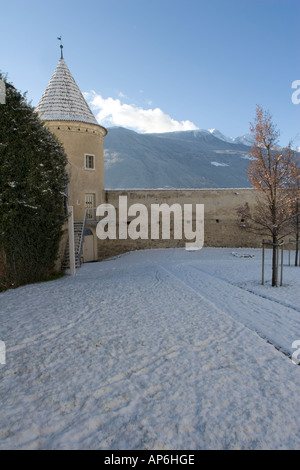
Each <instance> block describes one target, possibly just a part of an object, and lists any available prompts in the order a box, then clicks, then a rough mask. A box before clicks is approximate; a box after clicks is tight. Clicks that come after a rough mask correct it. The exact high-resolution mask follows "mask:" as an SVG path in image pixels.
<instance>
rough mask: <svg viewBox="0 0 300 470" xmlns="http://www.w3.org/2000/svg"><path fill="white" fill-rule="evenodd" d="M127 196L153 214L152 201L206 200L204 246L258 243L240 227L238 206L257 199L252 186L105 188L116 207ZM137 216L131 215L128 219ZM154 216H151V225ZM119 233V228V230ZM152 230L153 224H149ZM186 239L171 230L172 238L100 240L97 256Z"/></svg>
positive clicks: (175, 244)
mask: <svg viewBox="0 0 300 470" xmlns="http://www.w3.org/2000/svg"><path fill="white" fill-rule="evenodd" d="M120 196H127V200H128V207H129V206H131V205H132V204H136V203H139V204H143V205H145V206H146V207H147V208H148V212H149V214H150V207H151V204H163V203H166V204H168V205H172V204H176V203H177V204H180V206H181V207H182V209H183V205H184V204H192V205H193V207H194V208H196V204H204V246H215V247H258V246H261V240H260V239H257V238H256V237H255V236H254V235H253V234H249V233H247V232H245V231H243V230H241V229H240V228H239V227H238V223H239V222H241V220H240V219H239V217H238V215H237V209H238V208H239V207H240V206H243V205H244V204H245V203H246V202H247V203H248V204H249V206H250V207H251V206H253V205H254V203H255V190H253V189H212V190H210V189H197V190H189V189H187V190H118V191H117V190H109V191H105V200H106V202H107V203H108V204H111V205H113V206H114V207H115V208H116V209H117V220H118V206H119V197H120ZM132 219H134V217H133V218H132V217H131V218H130V217H129V218H128V223H130V221H131V220H132ZM150 221H151V217H150V216H149V225H150ZM171 227H172V223H171ZM117 233H118V230H117ZM149 234H150V227H149ZM186 241H187V240H185V239H184V237H183V239H181V240H176V239H174V237H173V233H172V231H171V238H170V240H163V239H159V240H151V238H150V235H149V239H148V240H141V239H138V240H131V239H130V238H128V239H126V240H120V239H118V237H117V239H116V240H108V239H107V240H99V239H98V240H97V243H98V259H99V260H100V259H104V258H107V257H111V256H115V255H118V254H121V253H124V252H127V251H133V250H139V249H152V248H171V247H184V246H185V243H186Z"/></svg>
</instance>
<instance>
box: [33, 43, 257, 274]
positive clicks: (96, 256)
mask: <svg viewBox="0 0 300 470" xmlns="http://www.w3.org/2000/svg"><path fill="white" fill-rule="evenodd" d="M61 48H62V46H61ZM36 110H37V112H38V114H39V116H40V118H41V119H42V120H43V121H44V122H45V125H46V126H47V127H48V128H49V130H50V131H51V132H53V134H55V135H56V136H57V137H58V139H59V140H60V142H61V143H62V144H63V147H64V149H65V152H66V154H67V160H68V163H67V172H68V175H69V185H68V205H69V206H73V213H74V220H75V222H74V233H75V255H76V257H77V266H80V263H81V261H83V262H87V261H95V260H101V259H104V258H107V257H111V256H115V255H118V254H121V253H124V252H126V251H132V250H137V249H152V248H170V247H183V246H184V244H185V242H186V240H184V239H182V240H178V239H176V238H175V237H174V236H173V235H174V234H171V237H170V239H168V240H162V239H151V238H149V239H142V238H138V239H130V238H126V237H125V239H124V238H123V237H121V239H108V238H107V239H105V240H102V239H101V240H100V239H98V238H97V235H96V226H97V217H96V208H97V207H98V206H99V205H100V204H102V203H104V202H105V203H107V204H110V205H112V206H113V207H116V208H118V206H119V198H120V196H126V197H127V198H128V205H131V204H143V205H145V206H147V209H149V210H150V206H151V205H152V204H156V205H157V204H161V203H167V204H169V205H172V204H173V203H176V204H179V205H180V206H181V208H184V205H185V204H192V205H193V207H195V206H196V205H197V204H198V203H200V204H204V205H205V218H204V225H205V239H204V243H205V245H206V246H223V247H224V246H227V247H236V246H257V245H258V241H257V240H256V238H255V237H254V235H251V234H249V233H245V232H241V231H239V230H238V228H237V209H238V207H240V206H242V205H244V204H245V203H249V204H250V205H251V204H253V203H254V201H255V191H254V190H253V189H239V190H238V191H237V190H235V189H207V190H201V189H194V190H192V189H191V190H189V189H187V190H184V189H182V190H175V189H174V190H159V189H158V190H155V189H154V190H144V191H143V190H134V189H132V190H119V191H117V190H105V187H104V137H105V135H106V134H107V130H106V129H105V128H104V127H102V126H101V125H99V124H98V122H97V120H96V118H95V116H94V115H93V113H92V111H91V110H90V108H89V106H88V104H87V102H86V101H85V99H84V97H83V95H82V93H81V91H80V89H79V87H78V86H77V84H76V82H75V80H74V78H73V77H72V75H71V72H70V70H69V69H68V67H67V64H66V62H65V60H64V58H63V55H62V54H61V58H60V60H59V62H58V65H57V67H56V69H55V71H54V73H53V75H52V77H51V80H50V82H49V84H48V86H47V88H46V90H45V92H44V94H43V96H42V98H41V100H40V102H39V104H38V106H37V109H36ZM117 210H119V209H117ZM193 220H194V219H193ZM98 221H99V219H98ZM127 224H130V218H128V221H127ZM159 224H160V222H159ZM118 229H119V227H117V233H118ZM160 230H161V227H160ZM148 233H151V227H150V225H149V227H148ZM67 252H68V250H67V249H66V250H65V253H67ZM61 258H63V256H62V255H61ZM62 267H67V265H65V266H62Z"/></svg>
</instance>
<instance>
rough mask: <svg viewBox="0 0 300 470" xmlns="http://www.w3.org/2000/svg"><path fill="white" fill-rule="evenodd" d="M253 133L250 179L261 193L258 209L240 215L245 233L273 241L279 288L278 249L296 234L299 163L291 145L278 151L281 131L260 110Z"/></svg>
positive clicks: (245, 209) (274, 279)
mask: <svg viewBox="0 0 300 470" xmlns="http://www.w3.org/2000/svg"><path fill="white" fill-rule="evenodd" d="M250 130H251V132H252V134H253V136H254V140H255V142H254V145H253V147H252V148H251V151H250V154H249V155H250V160H251V161H250V164H249V168H248V177H249V180H250V182H251V184H252V186H253V188H255V189H256V190H257V191H256V206H255V207H254V209H253V210H252V211H251V210H250V208H249V205H247V204H246V205H245V206H244V207H242V208H240V209H239V210H238V213H239V215H240V217H242V219H243V220H244V223H243V225H241V226H242V227H243V228H244V229H245V230H248V231H251V232H254V233H255V234H257V235H260V236H262V237H264V236H267V237H270V238H271V243H272V244H273V245H272V248H273V254H272V286H276V285H277V263H278V260H277V246H278V243H279V242H280V241H281V240H282V238H283V237H285V236H286V235H288V234H290V233H292V231H293V229H292V225H291V221H292V220H294V219H295V212H294V211H293V209H292V206H293V203H294V201H295V193H296V192H295V190H294V189H293V185H292V181H293V178H294V176H295V171H296V168H297V163H296V161H295V153H294V152H293V150H292V148H291V144H289V145H288V147H286V148H280V147H278V138H279V131H278V130H277V129H276V126H275V125H274V124H273V122H272V118H271V116H270V114H269V113H268V112H266V111H264V110H263V109H262V108H261V107H260V106H257V108H256V117H255V122H254V124H251V127H250Z"/></svg>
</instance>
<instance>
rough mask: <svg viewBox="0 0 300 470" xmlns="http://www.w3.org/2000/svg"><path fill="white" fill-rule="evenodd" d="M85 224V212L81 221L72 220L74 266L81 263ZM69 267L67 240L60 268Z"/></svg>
mask: <svg viewBox="0 0 300 470" xmlns="http://www.w3.org/2000/svg"><path fill="white" fill-rule="evenodd" d="M85 225H86V212H85V215H84V220H83V222H74V245H75V268H80V266H81V263H82V248H83V240H84V231H85ZM69 268H70V251H69V240H68V242H67V245H66V249H65V253H64V258H63V262H62V269H63V270H64V269H69Z"/></svg>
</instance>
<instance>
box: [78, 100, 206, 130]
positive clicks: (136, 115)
mask: <svg viewBox="0 0 300 470" xmlns="http://www.w3.org/2000/svg"><path fill="white" fill-rule="evenodd" d="M84 96H85V98H86V99H87V101H88V103H89V105H90V106H91V108H92V109H93V111H94V113H95V115H96V118H97V120H98V122H99V124H102V125H104V126H121V127H127V128H130V129H134V130H136V131H138V132H142V133H146V132H174V131H186V130H196V129H198V128H197V126H195V124H194V123H192V122H191V121H180V122H179V121H175V119H172V118H171V117H170V116H169V115H168V114H165V113H164V112H163V111H162V110H161V109H160V108H155V109H143V108H141V107H138V106H135V105H133V104H122V103H121V102H120V100H119V99H114V98H102V96H101V95H99V94H97V93H95V92H94V91H93V92H91V93H84Z"/></svg>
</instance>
